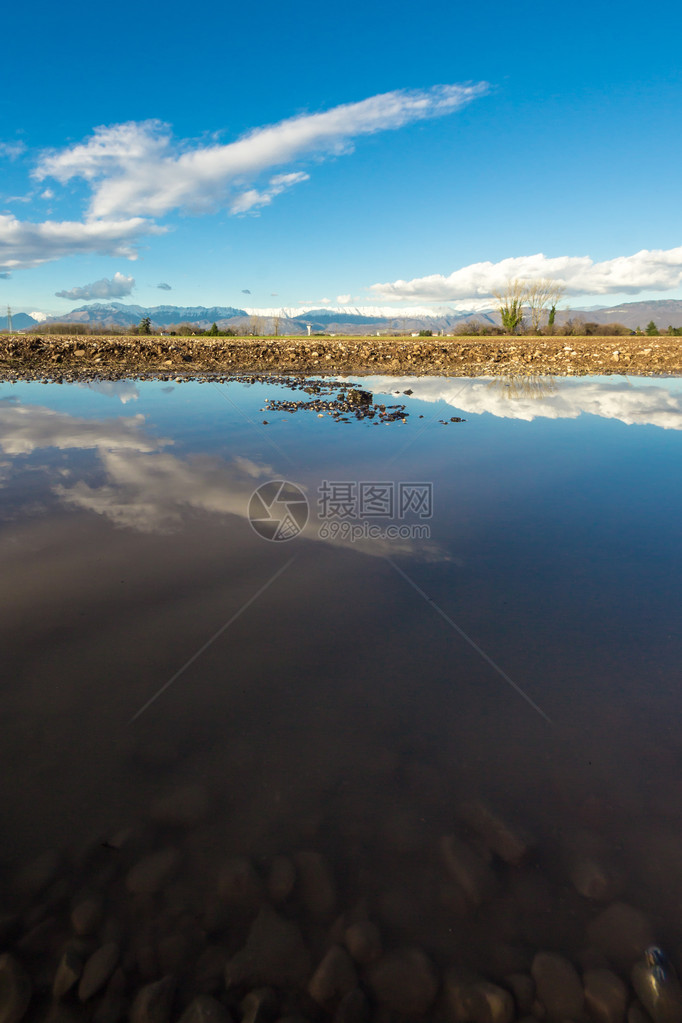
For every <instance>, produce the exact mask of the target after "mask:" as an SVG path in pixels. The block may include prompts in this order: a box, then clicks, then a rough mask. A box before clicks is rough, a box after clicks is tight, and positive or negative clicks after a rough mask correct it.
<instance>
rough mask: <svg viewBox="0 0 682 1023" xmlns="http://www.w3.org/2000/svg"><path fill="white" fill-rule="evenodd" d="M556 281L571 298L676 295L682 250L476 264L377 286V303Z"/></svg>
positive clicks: (441, 298) (681, 280)
mask: <svg viewBox="0 0 682 1023" xmlns="http://www.w3.org/2000/svg"><path fill="white" fill-rule="evenodd" d="M543 277H551V278H552V279H553V280H556V281H559V282H561V283H562V284H564V285H565V287H566V294H568V295H609V294H618V293H620V294H629V295H636V294H638V293H639V292H641V291H670V290H672V289H674V288H678V287H679V286H680V285H681V284H682V246H680V247H678V248H674V249H652V250H648V249H642V251H641V252H636V253H635V254H634V255H632V256H617V257H616V258H615V259H608V260H605V261H603V262H601V263H595V262H594V260H592V259H591V258H590V257H589V256H557V257H553V258H549V257H547V256H545V255H543V254H542V253H537V255H533V256H515V257H511V258H509V259H503V260H501V261H500V262H499V263H490V262H486V263H471V264H470V265H469V266H464V267H462V268H461V269H459V270H455V271H453V272H452V273H451V274H449V275H448V276H444V275H443V274H431V275H430V276H428V277H416V278H414V279H413V280H411V281H402V280H398V281H393V283H387V284H372V285H371V286H370V289H369V290H370V291H372V292H373V293H374V295H375V296H376V297H377V299H384V300H387V301H391V300H394V301H395V300H401V299H411V300H412V301H416V302H451V301H453V300H456V299H471V298H483V297H486V296H492V295H493V293H494V292H495V291H499V290H503V289H504V287H505V286H506V284H507V282H508V281H509V280H510V279H514V278H519V279H521V280H529V281H530V280H537V279H538V278H543Z"/></svg>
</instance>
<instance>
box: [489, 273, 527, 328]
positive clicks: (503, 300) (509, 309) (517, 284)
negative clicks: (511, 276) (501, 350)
mask: <svg viewBox="0 0 682 1023" xmlns="http://www.w3.org/2000/svg"><path fill="white" fill-rule="evenodd" d="M526 293H527V285H526V283H525V282H524V281H520V280H518V279H516V280H513V281H507V286H506V287H505V289H504V291H493V295H494V296H495V298H496V299H497V301H498V302H499V306H498V309H499V313H500V319H501V320H502V326H503V327H504V329H505V330H506V331H507V332H508V333H509V334H515V333H516V328H517V327H520V326H521V324H522V323H523V303H524V302H525V300H526Z"/></svg>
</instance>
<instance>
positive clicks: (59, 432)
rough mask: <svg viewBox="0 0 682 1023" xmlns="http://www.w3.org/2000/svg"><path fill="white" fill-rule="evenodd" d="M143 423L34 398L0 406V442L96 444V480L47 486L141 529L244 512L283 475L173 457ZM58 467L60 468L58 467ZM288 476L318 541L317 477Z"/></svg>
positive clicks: (369, 549) (20, 447)
mask: <svg viewBox="0 0 682 1023" xmlns="http://www.w3.org/2000/svg"><path fill="white" fill-rule="evenodd" d="M143 427H144V416H142V415H137V416H131V417H130V418H126V419H124V418H117V419H109V420H90V419H81V418H78V417H76V416H70V415H68V414H66V413H63V412H53V411H52V410H51V409H46V408H42V407H39V406H26V405H20V406H8V407H6V408H0V448H2V449H3V450H4V451H5V452H6V453H7V454H8V455H25V454H29V453H30V452H32V451H34V450H36V449H38V448H48V447H54V448H59V449H62V450H65V449H94V450H96V452H97V454H98V456H99V461H100V466H101V469H102V470H103V472H104V476H105V480H104V482H102V483H100V482H99V479H98V482H97V483H96V484H95V485H91V484H90V483H88V482H86V481H85V480H83V479H81V480H78V481H77V482H75V483H73V484H68V483H64V482H58V483H55V484H53V486H52V492H53V493H54V494H56V495H57V496H58V497H59V498H60V499H61V500H62V501H63V502H64V503H66V504H68V505H71V506H72V507H74V508H81V509H83V510H86V511H90V512H94V513H96V514H98V515H102V516H104V517H105V518H108V519H109V520H110V521H111V522H113V523H114V524H115V525H116V526H119V527H124V528H129V529H134V530H137V531H141V532H148V533H168V532H171V531H173V530H176V529H179V528H180V527H181V526H182V524H183V521H184V519H185V517H186V515H187V514H188V513H192V512H202V513H208V514H213V515H236V516H238V517H240V518H242V519H244V518H246V517H247V514H248V506H249V501H250V498H251V495H252V493H253V491H254V489H255V487H256V486H257V485H258V483H257V481H258V480H262V479H281V478H286V474H285V476H284V477H282V474H280V473H278V472H277V470H276V469H273V468H272V467H271V466H269V465H265V464H259V463H257V462H254V461H252V460H251V459H248V458H242V457H239V456H237V457H236V458H234V459H233V460H232V461H230V462H226V461H224V460H223V459H221V458H218V457H216V456H213V455H190V456H187V457H185V458H178V457H176V456H175V455H173V454H172V453H171V452H169V451H165V450H163V449H164V448H165V447H167V446H168V445H169V444H171V443H172V441H170V440H168V439H156V438H153V437H151V436H149V435H147V434H146V433H145V431H144V429H143ZM46 471H48V472H49V471H50V470H49V469H47V468H46ZM58 471H59V472H60V474H61V475H62V477H63V476H64V475H65V473H64V470H63V469H62V470H58ZM295 482H297V483H298V484H299V485H300V486H302V487H303V489H304V490H308V491H309V492H310V493H311V498H310V511H311V522H310V524H309V526H308V528H307V530H306V532H305V533H304V537H305V538H307V539H313V540H317V541H318V542H319V540H320V537H318V536H317V529H318V526H319V524H320V523H319V521H318V520H317V519H316V514H317V509H316V502H315V500H314V498H313V497H312V492H313V491H314V490H316V488H317V487H318V486H319V481H313V482H311V483H310V485H309V486H306V482H305V481H302V480H296V481H295ZM324 542H325V543H329V544H331V545H333V546H350V547H352V548H353V549H354V550H357V551H359V552H363V553H366V554H373V555H381V554H389V553H390V554H393V555H397V554H401V553H403V554H412V555H414V554H419V555H420V557H422V558H425V559H431V558H436V557H438V558H442V557H444V555H443V552H442V551H440V550H439V549H437V548H436V546H435V544H432V543H430V542H428V541H424V540H420V541H411V540H390V541H388V540H386V541H384V540H369V539H368V540H362V541H359V542H356V543H351V542H350V541H348V540H345V539H344V538H341V537H339V538H334V539H328V540H325V541H324Z"/></svg>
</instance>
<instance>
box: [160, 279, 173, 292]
mask: <svg viewBox="0 0 682 1023" xmlns="http://www.w3.org/2000/svg"><path fill="white" fill-rule="evenodd" d="M156 286H157V288H161V291H172V290H173V289H172V288H171V286H170V284H166V282H165V281H162V282H161V284H157V285H156Z"/></svg>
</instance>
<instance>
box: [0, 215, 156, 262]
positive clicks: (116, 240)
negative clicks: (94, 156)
mask: <svg viewBox="0 0 682 1023" xmlns="http://www.w3.org/2000/svg"><path fill="white" fill-rule="evenodd" d="M164 230H165V229H164V228H162V227H158V226H156V225H154V224H151V223H150V222H149V221H148V220H144V219H143V218H142V217H130V218H128V219H127V220H93V221H85V222H81V221H79V220H64V221H56V220H45V221H43V222H42V223H37V224H36V223H31V222H30V221H26V220H17V219H16V217H14V216H12V215H11V214H1V215H0V266H1V267H3V268H5V269H8V270H15V269H19V268H26V267H32V266H40V264H41V263H47V262H49V261H50V260H54V259H61V258H62V257H63V256H73V255H77V254H80V253H94V252H96V253H100V254H102V255H109V256H123V257H125V258H126V259H137V252H136V250H135V247H134V246H135V242H136V241H137V239H139V238H140V237H141V236H142V235H145V234H150V233H155V234H159V233H161V232H162V231H164Z"/></svg>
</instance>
